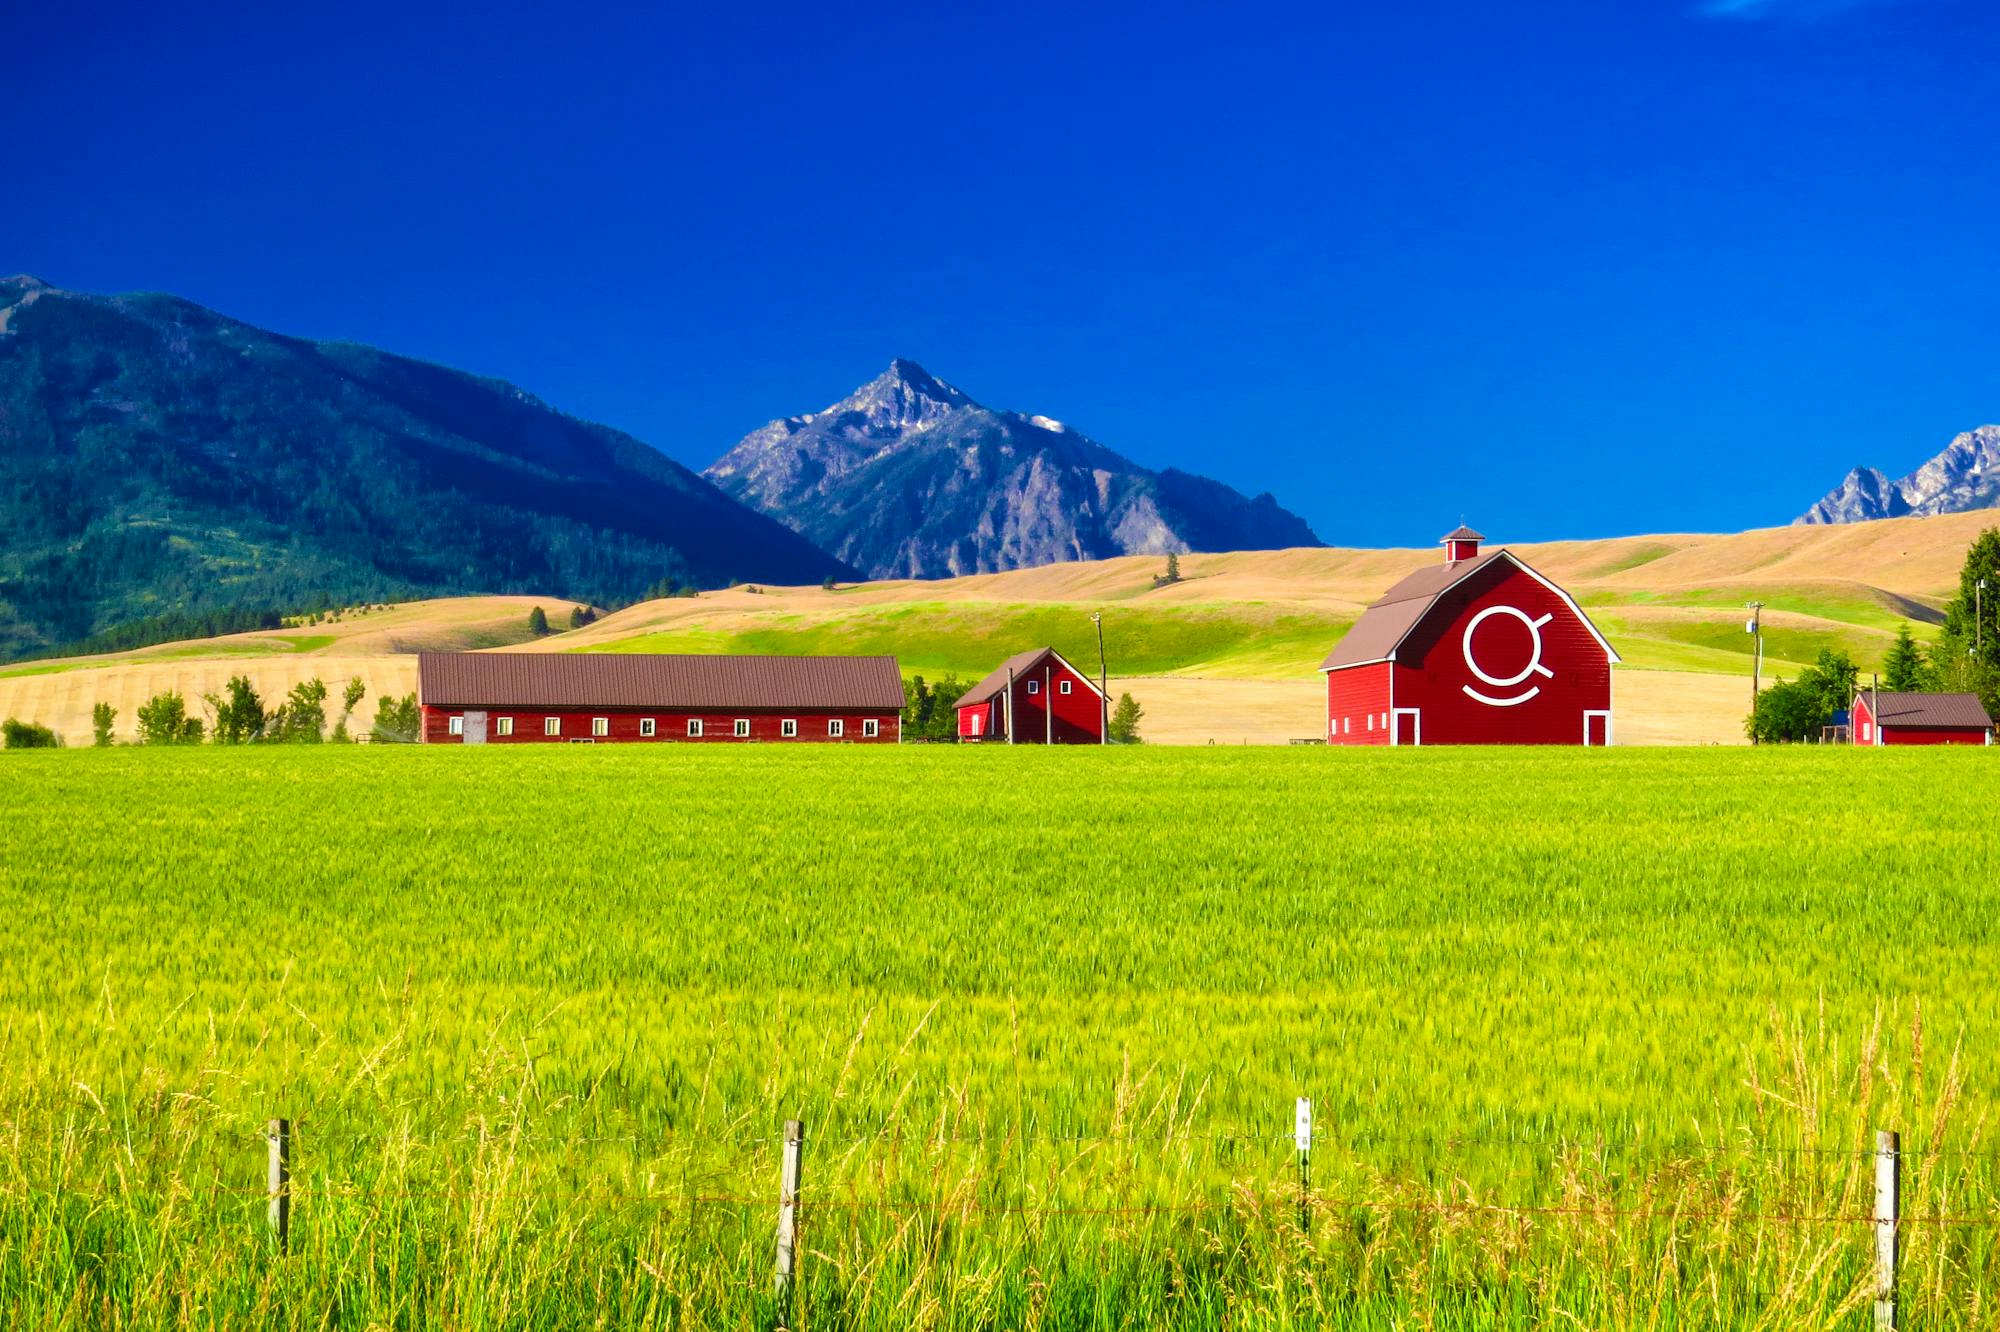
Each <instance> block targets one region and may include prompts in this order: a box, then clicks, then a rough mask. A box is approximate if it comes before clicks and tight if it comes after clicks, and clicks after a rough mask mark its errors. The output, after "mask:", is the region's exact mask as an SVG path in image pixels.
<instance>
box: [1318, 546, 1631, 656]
mask: <svg viewBox="0 0 2000 1332" xmlns="http://www.w3.org/2000/svg"><path fill="white" fill-rule="evenodd" d="M1502 560H1504V561H1505V562H1506V563H1508V564H1510V565H1512V566H1513V567H1514V568H1516V569H1518V570H1520V571H1521V572H1522V573H1524V574H1526V575H1527V576H1528V577H1530V578H1532V579H1534V580H1535V581H1536V582H1538V583H1540V584H1541V585H1542V586H1543V587H1545V588H1547V589H1548V590H1549V591H1551V592H1553V593H1555V594H1556V595H1557V596H1558V597H1560V598H1562V602H1563V605H1565V606H1567V607H1569V609H1570V613H1571V614H1573V615H1575V616H1576V618H1577V619H1578V620H1580V621H1582V622H1583V627H1584V628H1585V629H1588V630H1589V631H1590V636H1591V637H1592V638H1594V639H1596V640H1597V645H1598V646H1599V647H1601V648H1603V649H1604V653H1605V655H1606V656H1607V657H1609V658H1610V659H1611V661H1612V662H1613V663H1616V662H1618V661H1621V660H1623V659H1622V658H1621V657H1620V656H1619V655H1618V650H1617V649H1616V648H1614V647H1612V646H1611V643H1610V640H1608V639H1606V638H1605V637H1604V635H1603V634H1601V633H1599V632H1598V630H1597V626H1596V625H1594V624H1592V623H1591V622H1590V617H1589V616H1588V615H1585V614H1584V613H1583V608H1582V607H1581V606H1579V605H1577V604H1576V599H1575V598H1573V597H1571V596H1570V594H1569V593H1567V592H1565V591H1563V589H1562V588H1560V587H1558V586H1557V585H1556V584H1554V583H1552V582H1550V581H1549V580H1548V579H1547V578H1544V577H1543V576H1542V575H1541V574H1539V573H1537V572H1536V571H1535V570H1534V569H1533V568H1531V567H1530V566H1529V565H1528V563H1527V562H1526V561H1525V560H1523V559H1522V558H1521V557H1520V556H1518V555H1516V554H1515V553H1514V552H1513V551H1511V550H1504V549H1503V550H1489V551H1487V552H1486V553H1485V554H1484V555H1480V556H1477V557H1475V558H1473V559H1469V560H1460V561H1459V562H1458V563H1456V564H1438V565H1432V566H1430V567H1429V568H1425V569H1419V570H1417V571H1416V572H1415V573H1413V574H1411V575H1410V576H1409V577H1407V578H1405V579H1404V580H1403V581H1402V582H1400V583H1398V584H1396V585H1395V586H1394V587H1392V588H1390V589H1389V590H1388V591H1387V592H1384V593H1383V594H1382V596H1381V597H1380V598H1379V599H1377V600H1376V601H1375V602H1374V603H1373V604H1372V605H1370V606H1369V607H1368V609H1367V610H1365V611H1363V612H1361V618H1360V619H1358V620H1356V621H1355V622H1354V625H1353V627H1352V628H1350V629H1349V630H1348V631H1347V633H1346V635H1345V636H1343V637H1342V638H1341V640H1340V642H1339V643H1337V644H1335V645H1334V649H1333V651H1332V652H1331V653H1329V654H1328V655H1327V658H1326V660H1325V661H1323V662H1321V663H1320V665H1319V668H1320V669H1321V670H1322V671H1337V670H1340V669H1342V668H1343V667H1347V666H1368V665H1372V664H1374V663H1376V662H1382V661H1394V660H1395V659H1396V649H1397V648H1399V647H1401V646H1402V645H1403V640H1404V639H1406V638H1408V637H1409V636H1410V633H1411V631H1412V630H1414V629H1415V628H1416V627H1417V626H1418V625H1419V624H1421V623H1423V621H1424V619H1425V617H1427V616H1428V615H1429V614H1430V613H1431V608H1432V607H1433V606H1435V605H1436V604H1437V602H1438V598H1440V597H1442V596H1443V595H1444V594H1445V593H1447V592H1449V591H1451V589H1453V588H1454V587H1457V586H1458V585H1459V584H1460V583H1462V582H1464V581H1465V580H1466V579H1468V578H1470V577H1472V576H1473V575H1474V574H1476V573H1478V572H1479V571H1480V570H1482V569H1486V568H1490V567H1491V566H1492V565H1493V564H1494V563H1495V562H1497V561H1502Z"/></svg>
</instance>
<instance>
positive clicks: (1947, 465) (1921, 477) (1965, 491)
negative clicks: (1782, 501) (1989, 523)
mask: <svg viewBox="0 0 2000 1332" xmlns="http://www.w3.org/2000/svg"><path fill="white" fill-rule="evenodd" d="M1996 506H2000V426H1990V425H1989V426H1981V427H1979V428H1978V429H1977V430H1968V431H1966V432H1965V433H1964V434H1962V435H1959V436H1958V437H1957V438H1955V439H1953V440H1952V441H1951V443H1949V444H1947V445H1945V447H1944V451H1943V452H1941V453H1939V454H1938V455H1937V456H1936V457H1935V458H1932V459H1931V460H1930V461H1929V462H1927V463H1925V464H1924V465H1923V466H1922V467H1919V468H1918V469H1917V470H1916V471H1914V472H1911V473H1910V474H1909V475H1908V476H1906V477H1903V478H1902V479H1900V480H1897V481H1891V480H1890V479H1889V478H1888V476H1887V475H1885V474H1884V473H1883V472H1881V471H1880V470H1879V469H1877V468H1874V467H1857V468H1855V469H1854V470H1853V471H1851V472H1849V473H1848V474H1847V476H1846V478H1845V479H1843V480H1842V481H1841V483H1840V484H1839V485H1837V486H1835V487H1834V488H1833V489H1832V490H1831V491H1829V492H1827V494H1826V496H1825V498H1823V499H1821V500H1820V501H1819V503H1817V504H1815V505H1813V506H1812V507H1811V508H1810V509H1807V510H1806V511H1805V512H1804V513H1802V514H1800V515H1799V516H1798V517H1797V518H1794V519H1793V520H1792V522H1793V523H1794V524H1795V525H1803V524H1812V523H1859V522H1866V521H1868V520H1869V519H1871V518H1902V517H1908V516H1915V517H1927V516H1929V515H1931V514H1938V513H1965V512H1968V511H1970V510H1973V509H1991V508H1994V507H1996Z"/></svg>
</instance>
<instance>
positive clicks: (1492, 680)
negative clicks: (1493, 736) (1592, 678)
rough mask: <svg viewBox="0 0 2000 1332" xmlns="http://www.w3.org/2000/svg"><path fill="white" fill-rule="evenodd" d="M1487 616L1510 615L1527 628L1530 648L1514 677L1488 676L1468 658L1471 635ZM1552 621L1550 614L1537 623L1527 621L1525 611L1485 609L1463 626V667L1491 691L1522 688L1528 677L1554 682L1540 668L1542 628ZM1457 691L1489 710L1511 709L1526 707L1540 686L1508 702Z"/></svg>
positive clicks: (1468, 689)
mask: <svg viewBox="0 0 2000 1332" xmlns="http://www.w3.org/2000/svg"><path fill="white" fill-rule="evenodd" d="M1490 615H1511V616H1513V617H1514V618H1515V619H1517V620H1519V621H1520V622H1521V623H1522V624H1525V625H1526V626H1528V637H1529V638H1530V639H1532V640H1533V641H1534V647H1533V649H1532V650H1530V651H1529V653H1528V664H1527V665H1526V666H1523V667H1522V668H1521V669H1520V671H1519V673H1518V674H1515V675H1504V676H1503V675H1488V674H1487V673H1486V672H1485V671H1484V670H1482V669H1480V666H1479V659H1478V658H1477V657H1475V656H1474V655H1473V654H1472V635H1473V634H1474V633H1476V632H1478V630H1479V626H1480V625H1482V624H1484V623H1485V622H1486V618H1487V617H1488V616H1490ZM1554 618H1555V616H1554V614H1548V615H1544V616H1542V618H1541V619H1539V620H1531V619H1529V618H1528V613H1527V612H1526V611H1523V610H1516V609H1515V608H1514V607H1512V606H1488V607H1487V608H1486V609H1485V610H1483V611H1481V612H1479V614H1477V615H1475V616H1473V617H1472V619H1471V620H1470V621H1468V622H1467V623H1466V626H1465V644H1464V646H1465V664H1466V667H1467V668H1468V669H1470V670H1471V672H1472V673H1473V674H1474V675H1476V676H1478V677H1479V678H1480V679H1481V680H1482V681H1484V682H1485V683H1486V684H1489V685H1492V686H1493V687H1494V688H1495V689H1513V688H1515V687H1516V686H1519V685H1522V684H1525V683H1526V682H1527V679H1528V677H1529V676H1531V675H1542V676H1546V677H1548V678H1549V679H1551V680H1553V679H1555V678H1556V673H1555V672H1554V671H1552V670H1550V669H1549V668H1548V667H1546V666H1544V665H1542V626H1543V625H1545V624H1547V623H1548V622H1549V621H1550V620H1553V619H1554ZM1459 687H1460V688H1461V689H1463V690H1465V692H1466V695H1467V696H1468V697H1470V698H1473V699H1477V700H1478V701H1479V702H1481V703H1484V704H1486V705H1487V706H1488V707H1493V708H1511V707H1513V706H1514V705H1515V704H1517V703H1526V702H1527V701H1528V700H1529V699H1531V698H1533V697H1534V696H1535V695H1537V694H1539V693H1541V692H1542V687H1541V686H1540V685H1529V686H1528V688H1527V691H1526V692H1525V693H1520V694H1515V695H1514V696H1513V697H1511V698H1495V697H1494V696H1493V695H1491V694H1482V693H1480V692H1479V691H1478V690H1477V689H1474V688H1473V687H1472V686H1471V685H1461V686H1459Z"/></svg>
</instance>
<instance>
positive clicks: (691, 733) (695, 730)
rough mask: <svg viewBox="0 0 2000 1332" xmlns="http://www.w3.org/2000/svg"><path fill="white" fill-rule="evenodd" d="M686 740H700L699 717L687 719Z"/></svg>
mask: <svg viewBox="0 0 2000 1332" xmlns="http://www.w3.org/2000/svg"><path fill="white" fill-rule="evenodd" d="M688 739H690V740H699V739H701V718H699V717H689V718H688Z"/></svg>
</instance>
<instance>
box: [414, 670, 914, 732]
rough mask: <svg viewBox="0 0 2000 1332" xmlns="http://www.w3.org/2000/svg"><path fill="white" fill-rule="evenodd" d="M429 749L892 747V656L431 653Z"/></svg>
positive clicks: (424, 693)
mask: <svg viewBox="0 0 2000 1332" xmlns="http://www.w3.org/2000/svg"><path fill="white" fill-rule="evenodd" d="M417 694H418V702H419V705H420V706H421V708H422V710H423V739H424V742H425V743H426V744H469V745H470V744H531V743H536V742H540V743H555V742H560V741H570V742H576V743H583V744H588V743H592V742H611V741H626V740H636V741H656V740H683V741H720V742H724V743H730V742H733V743H742V742H745V741H752V740H771V741H782V742H784V743H786V744H790V743H794V742H801V743H803V742H809V741H820V742H822V743H825V742H832V743H836V744H838V743H842V742H848V743H854V742H859V743H866V744H893V743H894V742H896V741H897V740H899V739H901V738H902V733H903V721H902V718H903V677H902V673H901V672H900V671H899V670H898V669H897V667H896V659H895V658H894V657H731V656H669V655H647V654H639V653H632V654H625V653H594V652H426V653H424V654H423V655H422V656H420V657H419V658H418V659H417Z"/></svg>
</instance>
